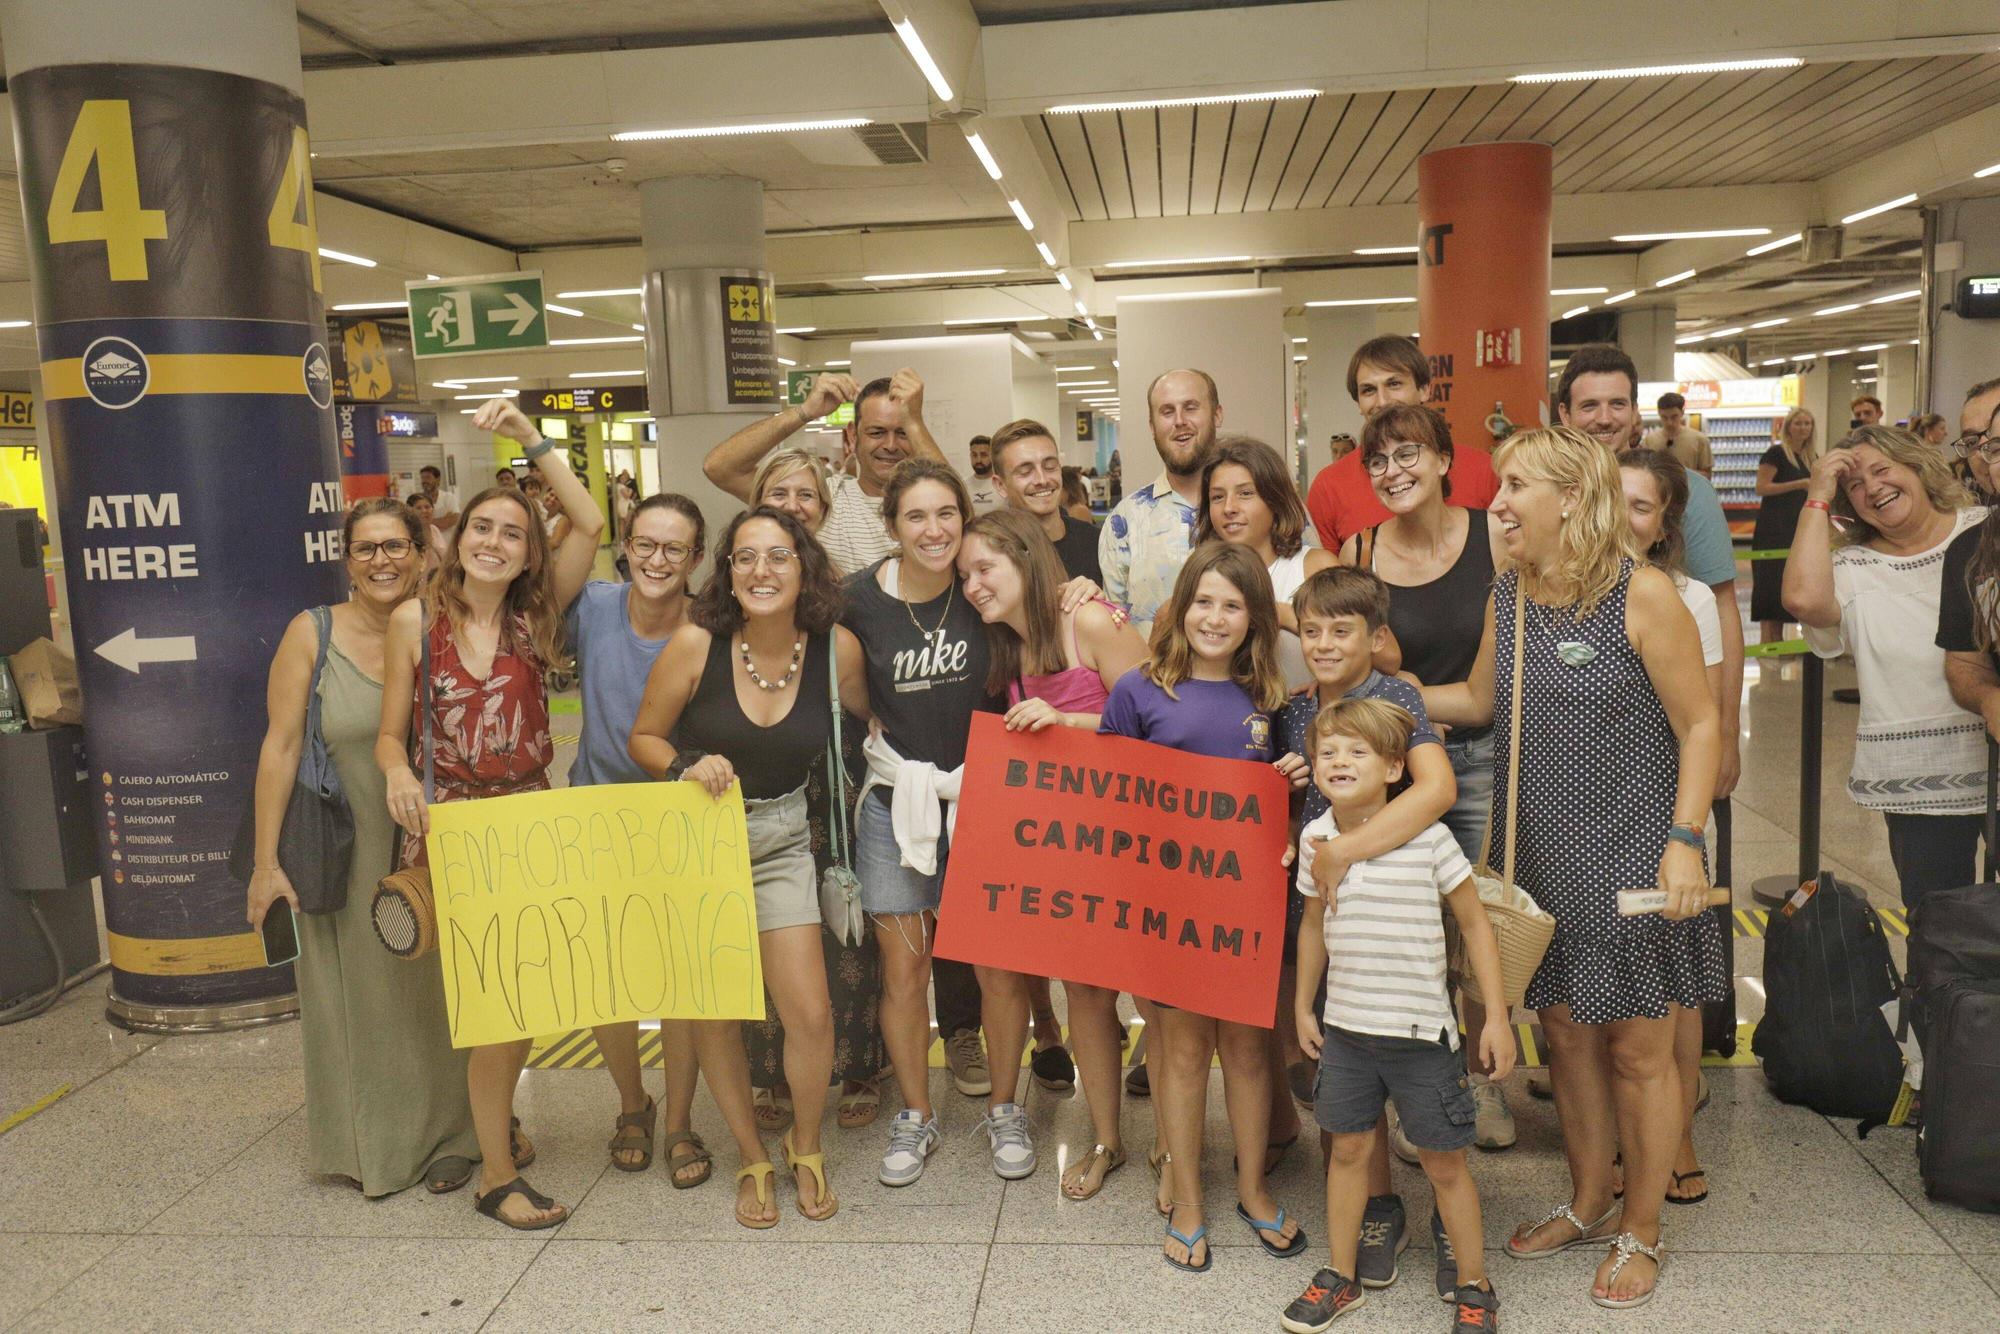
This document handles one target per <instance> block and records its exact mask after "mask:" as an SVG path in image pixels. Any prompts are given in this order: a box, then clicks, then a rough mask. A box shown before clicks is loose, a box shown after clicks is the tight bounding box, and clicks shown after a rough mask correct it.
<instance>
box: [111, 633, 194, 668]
mask: <svg viewBox="0 0 2000 1334" xmlns="http://www.w3.org/2000/svg"><path fill="white" fill-rule="evenodd" d="M97 651H98V653H100V654H102V655H103V656H104V657H106V658H109V659H110V660H111V661H113V662H115V663H117V664H118V665H119V666H120V667H123V668H124V669H125V670H126V671H128V672H131V673H132V674H133V675H135V676H136V675H138V672H139V668H140V666H141V665H142V664H144V663H148V662H193V661H194V660H195V652H194V636H193V635H168V636H166V637H164V638H160V639H141V638H139V632H138V631H137V630H126V631H124V632H122V633H120V634H116V635H113V636H112V637H111V638H110V639H107V640H106V641H105V642H103V643H102V644H99V645H98V646H97Z"/></svg>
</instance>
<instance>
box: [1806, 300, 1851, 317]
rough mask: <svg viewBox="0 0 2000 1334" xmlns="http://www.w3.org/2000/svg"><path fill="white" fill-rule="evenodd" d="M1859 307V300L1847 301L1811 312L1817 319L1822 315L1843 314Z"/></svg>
mask: <svg viewBox="0 0 2000 1334" xmlns="http://www.w3.org/2000/svg"><path fill="white" fill-rule="evenodd" d="M1859 309H1861V303H1860V302H1859V301H1849V302H1848V303H1847V304H1845V305H1841V306H1828V307H1827V308H1826V309H1825V310H1816V311H1814V312H1813V318H1814V319H1818V318H1819V317H1820V316H1822V315H1845V314H1846V313H1847V312H1848V311H1850V310H1859Z"/></svg>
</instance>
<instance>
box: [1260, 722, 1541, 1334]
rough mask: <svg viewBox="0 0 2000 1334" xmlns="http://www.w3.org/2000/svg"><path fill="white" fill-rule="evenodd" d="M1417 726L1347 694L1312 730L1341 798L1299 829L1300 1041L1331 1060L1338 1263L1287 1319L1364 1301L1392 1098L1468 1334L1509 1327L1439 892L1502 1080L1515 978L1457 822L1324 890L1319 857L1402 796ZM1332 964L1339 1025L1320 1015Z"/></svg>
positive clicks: (1300, 1333)
mask: <svg viewBox="0 0 2000 1334" xmlns="http://www.w3.org/2000/svg"><path fill="white" fill-rule="evenodd" d="M1415 730H1416V719H1415V718H1414V717H1412V716H1411V714H1410V713H1409V711H1408V710H1406V709H1403V708H1401V707H1399V706H1397V705H1395V704H1391V703H1389V702H1387V701H1386V700H1379V699H1342V700H1339V701H1337V702H1335V703H1333V704H1330V705H1328V706H1326V707H1325V708H1323V709H1321V710H1320V711H1319V714H1318V716H1317V717H1315V718H1314V719H1313V724H1312V730H1311V733H1310V741H1311V747H1310V751H1309V755H1310V758H1311V761H1312V777H1313V783H1314V784H1315V786H1317V787H1318V788H1319V790H1320V792H1321V793H1322V794H1324V795H1325V797H1326V799H1327V801H1328V802H1329V803H1330V805H1331V809H1330V810H1329V811H1328V812H1327V813H1326V814H1325V815H1322V816H1320V817H1319V818H1318V819H1317V820H1314V821H1312V822H1311V823H1309V824H1307V825H1306V827H1305V828H1304V829H1303V830H1301V831H1300V834H1299V840H1300V841H1299V848H1300V874H1299V880H1298V887H1299V892H1300V893H1301V894H1302V895H1304V896H1305V898H1306V905H1305V906H1306V913H1305V921H1304V923H1303V925H1302V926H1301V927H1300V929H1299V962H1298V987H1297V993H1296V998H1295V1011H1296V1019H1297V1023H1298V1031H1299V1044H1300V1045H1301V1046H1302V1047H1304V1048H1305V1049H1306V1051H1307V1052H1309V1053H1311V1054H1314V1055H1317V1056H1318V1057H1319V1059H1320V1067H1319V1075H1318V1078H1317V1079H1316V1080H1315V1082H1314V1098H1313V1112H1314V1115H1315V1117H1316V1119H1317V1120H1318V1121H1319V1124H1320V1127H1321V1128H1322V1129H1324V1130H1325V1131H1327V1132H1328V1133H1329V1134H1330V1135H1331V1136H1332V1146H1331V1148H1330V1150H1329V1153H1328V1166H1327V1176H1326V1209H1327V1235H1328V1237H1329V1239H1330V1243H1331V1251H1332V1254H1331V1257H1330V1258H1331V1261H1332V1263H1331V1266H1330V1267H1329V1268H1325V1269H1321V1270H1320V1271H1319V1272H1318V1273H1317V1274H1316V1275H1314V1277H1313V1281H1312V1283H1311V1284H1309V1285H1308V1286H1307V1288H1306V1291H1305V1293H1304V1295H1303V1296H1301V1297H1300V1298H1298V1300H1296V1301H1294V1302H1293V1303H1292V1304H1291V1305H1290V1306H1288V1307H1286V1308H1285V1312H1284V1315H1283V1317H1282V1320H1281V1323H1282V1324H1283V1326H1284V1328H1286V1329H1287V1330H1291V1331H1293V1332H1294V1334H1318V1332H1319V1331H1321V1330H1325V1329H1327V1328H1329V1327H1330V1326H1331V1325H1332V1324H1333V1322H1334V1321H1335V1320H1337V1319H1339V1318H1340V1317H1341V1316H1343V1315H1345V1314H1346V1313H1347V1312H1348V1311H1351V1310H1353V1309H1354V1308H1356V1307H1358V1306H1360V1305H1361V1304H1362V1302H1363V1301H1364V1300H1365V1297H1364V1293H1363V1289H1362V1287H1361V1285H1360V1283H1358V1282H1357V1281H1355V1279H1354V1278H1353V1277H1352V1275H1353V1274H1354V1272H1355V1260H1356V1253H1357V1251H1358V1250H1359V1248H1360V1241H1361V1219H1362V1213H1363V1211H1364V1209H1365V1208H1366V1207H1367V1203H1368V1178H1367V1171H1368V1155H1369V1150H1370V1148H1371V1145H1372V1142H1373V1139H1372V1137H1373V1134H1374V1130H1375V1126H1376V1123H1377V1122H1378V1121H1380V1120H1381V1118H1382V1107H1383V1102H1384V1100H1385V1099H1386V1098H1390V1097H1393V1098H1394V1099H1395V1100H1396V1105H1397V1107H1398V1108H1399V1109H1401V1111H1402V1117H1403V1130H1404V1132H1405V1133H1406V1134H1407V1135H1408V1136H1409V1137H1410V1140H1411V1142H1412V1143H1414V1144H1415V1145H1416V1146H1417V1150H1418V1153H1419V1157H1420V1158H1421V1160H1422V1163H1423V1169H1424V1175H1425V1176H1427V1177H1429V1178H1430V1182H1431V1186H1432V1189H1433V1190H1434V1192H1435V1193H1436V1197H1437V1208H1438V1213H1439V1215H1440V1217H1441V1219H1442V1220H1443V1223H1444V1231H1445V1236H1446V1238H1447V1240H1448V1241H1449V1243H1450V1246H1451V1249H1452V1252H1453V1254H1454V1257H1455V1259H1456V1263H1457V1271H1458V1272H1457V1285H1456V1288H1455V1290H1454V1291H1453V1295H1452V1298H1451V1300H1452V1303H1453V1310H1454V1320H1453V1325H1452V1327H1453V1329H1454V1330H1458V1331H1464V1332H1466V1334H1470V1331H1474V1330H1494V1329H1497V1328H1498V1321H1499V1315H1498V1312H1499V1299H1498V1298H1497V1297H1496V1296H1495V1295H1494V1292H1493V1285H1492V1284H1491V1283H1490V1282H1489V1281H1487V1279H1486V1274H1485V1265H1484V1255H1483V1241H1482V1233H1481V1231H1480V1219H1479V1193H1478V1191H1477V1189H1476V1188H1475V1187H1474V1186H1473V1184H1472V1177H1471V1175H1470V1174H1469V1173H1468V1172H1467V1171H1466V1165H1465V1150H1466V1149H1467V1148H1468V1147H1469V1146H1470V1145H1471V1144H1472V1140H1473V1105H1472V1092H1471V1089H1470V1087H1469V1085H1468V1082H1467V1079H1466V1074H1465V1061H1464V1058H1463V1057H1462V1056H1460V1054H1459V1052H1458V1019H1457V1016H1456V1015H1455V1014H1454V1013H1453V1011H1452V1005H1451V995H1450V992H1449V990H1448V989H1447V987H1446V983H1445V938H1444V918H1443V915H1442V914H1441V913H1440V911H1439V908H1438V904H1439V900H1440V899H1442V900H1443V902H1444V903H1445V904H1447V905H1449V907H1450V908H1451V911H1452V916H1453V917H1454V918H1456V919H1457V922H1458V927H1459V930H1460V932H1461V933H1462V934H1463V936H1464V938H1465V945H1466V952H1467V955H1468V957H1469V959H1470V961H1471V964H1472V971H1473V972H1474V974H1476V975H1477V977H1478V978H1479V979H1480V990H1481V993H1482V996H1483V999H1484V1001H1485V1003H1486V1015H1487V1019H1486V1026H1485V1029H1484V1030H1483V1031H1482V1032H1481V1033H1480V1034H1479V1051H1480V1055H1481V1056H1482V1057H1483V1058H1484V1060H1485V1061H1486V1062H1489V1063H1490V1064H1491V1068H1492V1070H1493V1078H1495V1079H1504V1078H1506V1076H1507V1074H1508V1072H1509V1071H1511V1070H1512V1069H1513V1066H1514V1038H1513V1035H1512V1034H1511V1033H1509V1032H1508V1030H1507V1004H1506V1000H1505V997H1504V996H1503V994H1502V992H1501V989H1500V957H1499V949H1498V946H1497V945H1496V944H1495V942H1494V938H1493V927H1492V924H1491V923H1490V922H1488V921H1487V918H1486V910H1485V908H1484V907H1483V906H1481V904H1480V902H1479V891H1478V889H1477V888H1476V887H1475V886H1474V884H1473V878H1472V868H1471V867H1470V866H1469V865H1468V864H1467V863H1466V860H1465V854H1464V853H1462V852H1460V851H1459V848H1458V843H1457V840H1455V839H1454V838H1453V837H1452V835H1451V831H1450V830H1448V829H1446V828H1445V827H1444V826H1443V825H1442V824H1432V825H1431V826H1430V827H1429V828H1427V829H1425V830H1423V831H1422V832H1421V833H1419V834H1418V835H1417V836H1416V837H1415V838H1413V839H1411V840H1410V841H1409V842H1408V843H1406V844H1404V845H1403V846H1402V847H1400V848H1398V849H1396V850H1394V851H1393V852H1388V853H1384V854H1383V855H1381V856H1378V857H1370V858H1368V859H1366V860H1363V861H1359V862H1356V863H1355V864H1354V865H1353V866H1351V867H1350V868H1348V871H1347V874H1346V875H1345V876H1344V877H1342V879H1341V881H1340V884H1339V886H1338V888H1337V889H1336V890H1335V891H1334V892H1333V893H1331V894H1329V895H1326V896H1325V897H1322V896H1321V894H1320V891H1319V889H1318V888H1317V886H1316V885H1315V884H1314V882H1313V878H1312V874H1311V871H1310V869H1309V868H1310V864H1311V861H1312V856H1311V852H1312V849H1313V847H1314V844H1313V843H1312V842H1311V840H1313V839H1315V838H1330V837H1333V836H1334V835H1336V834H1338V833H1339V832H1340V831H1341V830H1343V829H1353V828H1355V827H1357V826H1359V825H1360V824H1362V823H1363V822H1364V821H1366V820H1368V819H1370V818H1371V817H1373V816H1374V815H1375V814H1376V813H1378V812H1379V811H1381V809H1382V808H1383V807H1384V806H1385V805H1387V804H1388V800H1389V785H1390V784H1391V783H1394V782H1396V781H1397V780H1398V779H1400V778H1401V777H1402V775H1403V765H1404V760H1405V757H1406V756H1407V754H1408V750H1409V744H1410V737H1411V734H1412V733H1413V732H1414V731H1415ZM1329 962H1330V963H1331V971H1330V972H1329V968H1328V966H1329ZM1323 973H1324V974H1326V981H1327V987H1326V1014H1325V1027H1324V1031H1322V1028H1321V1024H1320V1017H1319V1016H1318V1015H1315V1014H1314V1013H1313V1000H1314V997H1315V995H1316V994H1317V992H1318V989H1319V982H1320V977H1321V975H1322V974H1323Z"/></svg>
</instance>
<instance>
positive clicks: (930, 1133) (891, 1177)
mask: <svg viewBox="0 0 2000 1334" xmlns="http://www.w3.org/2000/svg"><path fill="white" fill-rule="evenodd" d="M937 1143H938V1123H937V1118H936V1117H935V1116H934V1117H932V1118H931V1119H930V1120H928V1121H926V1120H924V1118H923V1113H921V1112H919V1111H917V1110H916V1109H915V1108H913V1107H905V1108H904V1109H903V1110H902V1111H900V1112H897V1113H896V1119H895V1120H893V1121H891V1122H890V1123H889V1152H887V1153H885V1154H883V1155H882V1171H881V1172H880V1174H879V1175H880V1178H881V1181H882V1184H883V1185H885V1186H907V1185H909V1184H910V1183H911V1182H912V1181H915V1180H916V1179H917V1178H918V1177H920V1176H922V1175H923V1174H924V1160H925V1159H927V1158H929V1157H930V1156H931V1150H932V1149H935V1148H936V1147H937Z"/></svg>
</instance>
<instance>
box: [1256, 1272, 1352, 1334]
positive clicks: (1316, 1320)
mask: <svg viewBox="0 0 2000 1334" xmlns="http://www.w3.org/2000/svg"><path fill="white" fill-rule="evenodd" d="M1367 1300H1368V1294H1367V1293H1365V1292H1363V1291H1362V1290H1361V1285H1360V1284H1359V1283H1356V1282H1355V1281H1354V1280H1353V1279H1351V1278H1343V1277H1341V1275H1340V1272H1339V1271H1338V1270H1334V1269H1322V1270H1320V1271H1319V1272H1318V1273H1317V1274H1314V1275H1313V1279H1312V1282H1310V1283H1308V1284H1306V1290H1305V1291H1304V1292H1303V1293H1301V1294H1300V1295H1299V1296H1298V1297H1297V1298H1295V1299H1294V1300H1293V1301H1292V1304H1291V1305H1290V1306H1287V1307H1286V1308H1285V1313H1284V1314H1283V1315H1281V1316H1279V1317H1278V1323H1279V1324H1280V1325H1282V1326H1284V1327H1285V1328H1286V1329H1288V1330H1290V1331H1291V1334H1322V1331H1324V1330H1329V1329H1332V1328H1333V1322H1334V1321H1336V1320H1338V1319H1340V1318H1341V1317H1342V1316H1344V1315H1346V1314H1347V1313H1348V1312H1349V1311H1352V1310H1353V1309H1354V1308H1355V1307H1357V1306H1360V1305H1362V1304H1363V1303H1365V1302H1366V1301H1367Z"/></svg>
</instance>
